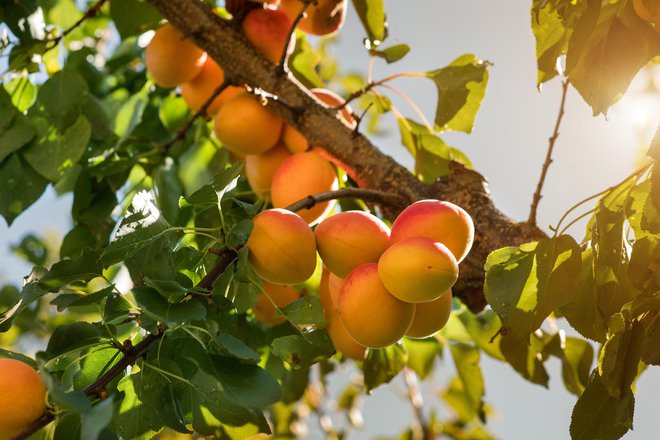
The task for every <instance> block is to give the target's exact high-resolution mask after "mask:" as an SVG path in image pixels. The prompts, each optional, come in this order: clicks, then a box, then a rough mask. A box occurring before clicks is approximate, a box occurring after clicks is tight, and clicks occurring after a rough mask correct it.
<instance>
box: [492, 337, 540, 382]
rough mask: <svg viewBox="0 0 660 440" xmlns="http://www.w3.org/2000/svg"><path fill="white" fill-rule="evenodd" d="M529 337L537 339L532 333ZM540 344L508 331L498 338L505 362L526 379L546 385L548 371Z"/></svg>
mask: <svg viewBox="0 0 660 440" xmlns="http://www.w3.org/2000/svg"><path fill="white" fill-rule="evenodd" d="M531 338H533V339H535V340H538V336H537V335H536V334H534V333H532V335H531ZM539 345H540V344H532V343H530V340H529V337H526V338H522V337H520V336H518V335H517V334H516V333H513V332H512V333H510V334H507V335H506V336H503V337H502V338H500V350H501V351H502V355H503V356H504V359H505V360H506V362H508V363H509V364H510V365H511V367H513V369H514V370H516V371H517V372H518V374H520V375H521V376H522V377H524V378H525V379H527V380H528V381H530V382H532V383H535V384H539V385H542V386H544V387H546V388H547V387H548V380H549V376H548V372H547V371H546V369H545V367H544V365H543V357H542V355H541V350H542V349H543V347H542V346H541V347H539Z"/></svg>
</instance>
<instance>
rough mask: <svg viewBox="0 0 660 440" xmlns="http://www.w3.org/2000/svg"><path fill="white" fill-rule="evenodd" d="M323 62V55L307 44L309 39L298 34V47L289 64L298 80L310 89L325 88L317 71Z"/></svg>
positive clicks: (294, 50) (290, 57)
mask: <svg viewBox="0 0 660 440" xmlns="http://www.w3.org/2000/svg"><path fill="white" fill-rule="evenodd" d="M322 60H323V58H322V57H321V55H320V54H319V53H317V52H316V51H315V50H314V48H312V46H310V44H309V43H308V42H307V37H306V36H305V35H304V34H303V33H302V32H300V33H297V35H296V47H295V48H294V49H293V52H292V53H291V55H290V56H289V63H288V64H289V68H290V69H291V73H293V75H294V76H295V77H296V79H297V80H298V81H300V82H301V83H302V84H303V85H304V86H305V87H307V88H309V89H312V88H315V87H323V85H324V84H323V79H322V78H321V77H320V76H319V72H318V70H317V68H318V67H319V64H320V63H321V61H322Z"/></svg>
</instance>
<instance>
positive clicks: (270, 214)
mask: <svg viewBox="0 0 660 440" xmlns="http://www.w3.org/2000/svg"><path fill="white" fill-rule="evenodd" d="M253 223H254V228H253V229H252V233H251V234H250V238H249V239H248V242H247V247H248V250H249V251H250V254H249V261H250V263H251V264H252V267H253V268H254V270H255V272H257V274H258V275H259V276H260V277H261V278H263V279H264V280H266V281H270V282H271V283H275V284H296V283H302V282H303V281H305V280H307V278H309V277H310V276H312V274H313V273H314V269H315V268H316V242H315V241H314V232H312V229H311V228H310V227H309V225H308V224H307V223H306V222H305V221H304V220H303V219H302V218H300V217H299V216H298V215H296V214H294V213H293V212H290V211H287V210H285V209H268V210H266V211H263V212H260V213H259V214H257V215H256V216H255V217H254V219H253Z"/></svg>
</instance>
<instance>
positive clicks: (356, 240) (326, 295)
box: [247, 200, 474, 359]
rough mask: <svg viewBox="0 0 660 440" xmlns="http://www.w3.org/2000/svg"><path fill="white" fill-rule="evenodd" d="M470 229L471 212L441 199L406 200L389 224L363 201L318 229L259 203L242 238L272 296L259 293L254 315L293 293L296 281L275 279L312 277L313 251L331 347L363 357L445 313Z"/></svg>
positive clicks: (424, 332)
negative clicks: (318, 259)
mask: <svg viewBox="0 0 660 440" xmlns="http://www.w3.org/2000/svg"><path fill="white" fill-rule="evenodd" d="M473 239H474V225H473V223H472V219H471V218H470V216H469V215H468V214H467V213H466V212H465V211H464V210H463V209H462V208H460V207H458V206H456V205H454V204H452V203H449V202H444V201H438V200H422V201H419V202H416V203H413V204H412V205H410V206H408V207H407V208H406V209H404V210H403V212H401V214H400V215H399V216H398V217H397V218H396V220H395V221H394V223H393V224H392V228H391V230H390V229H389V228H388V227H387V225H385V223H383V222H382V221H381V220H380V219H379V218H378V217H376V216H374V215H372V214H369V213H366V212H362V211H346V212H341V213H339V214H335V215H333V216H330V217H328V218H327V219H325V220H323V221H322V222H321V223H320V224H319V225H318V226H316V228H315V230H314V231H312V229H311V228H310V226H309V225H308V224H307V222H305V221H304V220H303V219H302V218H301V217H299V216H298V215H296V214H294V213H292V212H289V211H286V210H284V209H270V210H266V211H263V212H261V213H260V214H258V215H257V216H256V217H255V218H254V229H253V231H252V234H251V235H250V238H249V240H248V243H247V245H248V249H249V252H250V254H249V258H250V262H251V264H252V267H253V268H254V270H255V271H256V272H257V274H259V276H261V277H262V278H263V279H264V280H266V283H265V284H264V291H265V293H266V295H267V296H268V297H269V298H270V299H268V298H260V301H261V303H258V305H257V307H256V308H255V313H256V314H258V315H257V316H258V317H259V314H262V312H263V310H264V309H265V308H266V307H265V306H264V305H265V304H267V303H266V301H272V303H271V306H270V307H269V308H268V310H267V312H268V313H270V314H271V315H270V316H271V317H272V315H273V313H274V312H275V305H277V306H278V307H283V306H285V305H287V304H288V303H290V302H292V301H294V300H295V299H297V298H298V294H297V291H296V290H295V289H294V288H293V287H291V286H286V287H285V286H280V285H290V284H295V283H301V282H304V281H305V280H306V279H308V278H309V277H310V276H311V275H312V273H313V272H314V269H315V267H316V253H317V251H318V254H319V255H320V257H321V260H322V261H323V263H324V265H325V269H324V272H323V276H322V279H321V285H320V289H319V293H320V299H321V302H322V304H323V307H324V310H325V314H326V318H327V327H328V332H329V334H330V337H331V339H332V341H333V343H334V344H335V348H336V349H337V351H339V352H341V353H343V354H344V356H346V357H349V358H354V359H362V357H363V355H364V351H365V348H366V347H369V348H382V347H386V346H388V345H390V344H393V343H396V342H397V341H398V340H400V339H401V338H402V337H403V336H408V337H411V338H425V337H428V336H432V335H433V334H435V333H436V332H437V331H438V330H440V329H441V328H442V327H444V325H445V324H446V322H447V320H448V319H449V314H450V312H451V295H452V294H451V288H452V286H453V285H454V283H456V280H457V279H458V263H459V262H460V261H461V260H462V259H463V258H465V256H466V255H467V253H468V251H469V250H470V247H471V246H472V241H473ZM285 291H286V292H287V293H286V294H284V293H283V292H285ZM260 319H262V320H263V315H262V317H261V318H260ZM269 322H271V323H274V322H275V321H269Z"/></svg>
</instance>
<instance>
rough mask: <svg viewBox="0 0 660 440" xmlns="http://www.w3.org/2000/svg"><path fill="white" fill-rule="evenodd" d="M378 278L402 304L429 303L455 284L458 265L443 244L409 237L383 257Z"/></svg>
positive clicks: (424, 238)
mask: <svg viewBox="0 0 660 440" xmlns="http://www.w3.org/2000/svg"><path fill="white" fill-rule="evenodd" d="M378 275H379V276H380V279H381V280H382V281H383V284H384V285H385V287H386V288H387V290H389V291H390V292H391V293H392V295H394V296H396V297H397V298H399V299H400V300H401V301H406V302H410V303H419V302H428V301H433V300H434V299H436V298H438V297H439V296H440V295H442V294H443V293H444V292H446V291H447V290H449V289H451V287H452V286H453V285H454V284H455V283H456V280H457V279H458V264H457V263H456V259H455V258H454V255H452V253H451V252H450V251H449V249H447V247H446V246H445V245H443V244H442V243H438V242H437V241H432V240H431V239H430V238H426V237H410V238H406V239H405V240H402V241H399V242H397V243H395V244H393V245H392V246H390V247H389V248H388V249H387V250H386V251H385V253H383V255H382V256H381V257H380V260H378Z"/></svg>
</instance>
